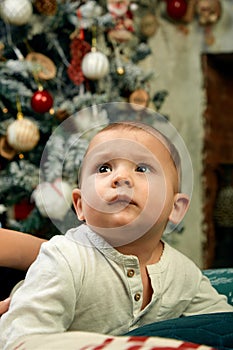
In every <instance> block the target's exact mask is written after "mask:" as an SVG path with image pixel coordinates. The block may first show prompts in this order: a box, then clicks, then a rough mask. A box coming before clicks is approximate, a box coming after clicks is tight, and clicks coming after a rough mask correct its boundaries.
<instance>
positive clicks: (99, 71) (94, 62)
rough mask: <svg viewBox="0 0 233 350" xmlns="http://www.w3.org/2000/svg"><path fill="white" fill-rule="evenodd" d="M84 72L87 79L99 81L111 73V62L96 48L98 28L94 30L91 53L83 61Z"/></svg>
mask: <svg viewBox="0 0 233 350" xmlns="http://www.w3.org/2000/svg"><path fill="white" fill-rule="evenodd" d="M82 71H83V74H84V76H85V77H86V78H88V79H90V80H99V79H102V78H104V77H105V76H106V75H107V74H108V73H109V61H108V58H107V56H106V55H105V54H104V53H102V52H100V51H97V47H96V27H95V26H93V28H92V47H91V52H89V53H87V54H86V55H85V56H84V57H83V60H82Z"/></svg>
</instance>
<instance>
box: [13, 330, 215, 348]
mask: <svg viewBox="0 0 233 350" xmlns="http://www.w3.org/2000/svg"><path fill="white" fill-rule="evenodd" d="M45 349H46V350H64V349H69V350H175V349H176V350H193V349H196V350H214V348H212V347H209V346H206V345H199V344H194V343H189V342H185V341H181V340H175V339H168V338H160V337H135V336H133V337H132V336H131V337H127V336H125V337H122V336H118V337H117V336H108V335H103V334H97V333H88V332H66V333H59V334H40V335H31V336H27V337H25V338H24V339H21V341H20V342H18V343H15V344H14V346H13V347H12V348H11V349H9V350H45Z"/></svg>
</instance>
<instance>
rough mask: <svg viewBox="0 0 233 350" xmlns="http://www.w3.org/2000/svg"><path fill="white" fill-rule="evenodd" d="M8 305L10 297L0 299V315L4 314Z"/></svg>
mask: <svg viewBox="0 0 233 350" xmlns="http://www.w3.org/2000/svg"><path fill="white" fill-rule="evenodd" d="M9 306H10V298H7V299H5V300H3V301H0V316H1V315H2V314H4V313H5V312H6V311H7V310H8V309H9Z"/></svg>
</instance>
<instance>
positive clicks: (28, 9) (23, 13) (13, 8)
mask: <svg viewBox="0 0 233 350" xmlns="http://www.w3.org/2000/svg"><path fill="white" fill-rule="evenodd" d="M32 13H33V7H32V4H31V2H30V1H29V0H4V1H2V2H1V4H0V14H1V17H2V19H3V20H4V21H5V22H6V23H9V24H13V25H16V26H21V25H23V24H26V23H28V22H29V20H30V18H31V16H32Z"/></svg>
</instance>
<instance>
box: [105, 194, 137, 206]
mask: <svg viewBox="0 0 233 350" xmlns="http://www.w3.org/2000/svg"><path fill="white" fill-rule="evenodd" d="M116 203H120V204H124V205H128V204H132V205H136V203H135V202H134V201H133V200H132V198H131V197H129V196H127V195H123V194H118V195H117V196H115V197H113V198H112V199H111V200H110V201H109V204H110V205H112V204H116Z"/></svg>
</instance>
